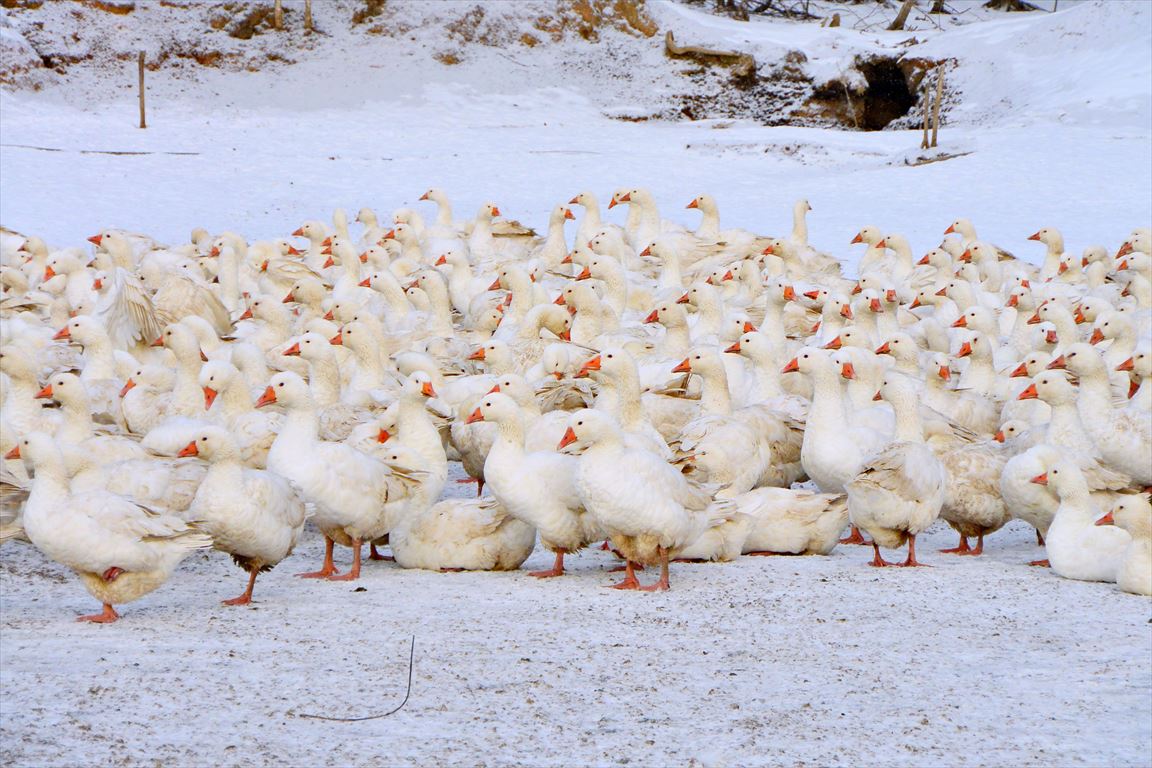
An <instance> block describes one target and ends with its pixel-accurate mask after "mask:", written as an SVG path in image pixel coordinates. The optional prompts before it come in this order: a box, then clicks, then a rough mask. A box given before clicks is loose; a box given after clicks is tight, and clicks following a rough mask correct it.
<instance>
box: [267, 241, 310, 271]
mask: <svg viewBox="0 0 1152 768" xmlns="http://www.w3.org/2000/svg"><path fill="white" fill-rule="evenodd" d="M302 253H303V251H302V250H300V249H299V248H297V247H296V246H294V245H292V244H291V243H289V244H288V255H289V256H299V255H300V254H302ZM264 269H268V260H267V259H265V260H264Z"/></svg>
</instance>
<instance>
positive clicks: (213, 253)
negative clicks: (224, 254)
mask: <svg viewBox="0 0 1152 768" xmlns="http://www.w3.org/2000/svg"><path fill="white" fill-rule="evenodd" d="M208 255H209V256H219V255H220V246H218V245H214V246H212V248H211V250H209V251H208Z"/></svg>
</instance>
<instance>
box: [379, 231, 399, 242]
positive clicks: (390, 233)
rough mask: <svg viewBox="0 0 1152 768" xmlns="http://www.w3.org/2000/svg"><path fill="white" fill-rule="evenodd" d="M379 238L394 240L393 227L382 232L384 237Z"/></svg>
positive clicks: (394, 232)
mask: <svg viewBox="0 0 1152 768" xmlns="http://www.w3.org/2000/svg"><path fill="white" fill-rule="evenodd" d="M380 239H381V240H395V239H396V230H394V229H390V230H388V231H387V232H385V233H384V237H382V238H380Z"/></svg>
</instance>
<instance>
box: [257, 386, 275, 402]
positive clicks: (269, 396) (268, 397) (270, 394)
mask: <svg viewBox="0 0 1152 768" xmlns="http://www.w3.org/2000/svg"><path fill="white" fill-rule="evenodd" d="M274 402H276V393H275V392H274V391H273V390H272V385H271V384H269V385H268V386H267V387H265V388H264V394H262V395H260V399H259V400H257V401H256V407H257V408H263V407H264V406H266V405H272V403H274Z"/></svg>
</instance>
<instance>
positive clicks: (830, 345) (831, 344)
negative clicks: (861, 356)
mask: <svg viewBox="0 0 1152 768" xmlns="http://www.w3.org/2000/svg"><path fill="white" fill-rule="evenodd" d="M841 344H843V342H842V341H840V337H839V336H837V337H836V338H834V339H832V341H830V342H828V343H827V344H825V345H824V349H840V346H841Z"/></svg>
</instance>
